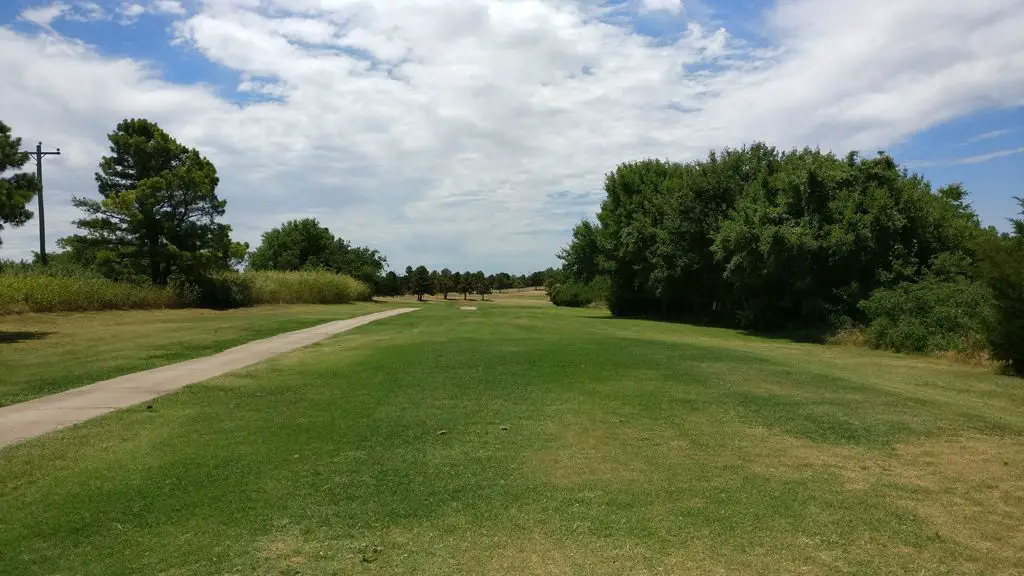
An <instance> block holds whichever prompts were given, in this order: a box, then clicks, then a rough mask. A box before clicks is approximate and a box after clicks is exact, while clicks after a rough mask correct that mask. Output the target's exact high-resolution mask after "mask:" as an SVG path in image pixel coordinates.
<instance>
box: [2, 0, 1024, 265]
mask: <svg viewBox="0 0 1024 576" xmlns="http://www.w3.org/2000/svg"><path fill="white" fill-rule="evenodd" d="M647 4H652V3H651V2H648V3H647ZM660 4H661V6H662V8H664V7H666V6H669V3H664V2H662V3H660ZM674 4H677V3H674ZM634 6H635V7H639V6H640V5H639V4H635V5H634ZM1022 7H1024V6H1022V2H1021V1H1020V0H984V1H979V2H962V3H943V4H942V5H941V6H938V5H936V4H935V3H934V2H932V1H930V0H903V1H901V2H892V1H891V0H867V1H860V2H836V1H832V0H780V2H779V3H778V4H777V5H775V6H773V7H771V9H770V10H768V11H767V12H766V13H765V14H764V20H765V22H766V23H767V24H766V25H767V29H766V30H765V34H766V37H767V38H768V42H769V45H767V46H765V45H763V43H762V45H758V46H754V45H751V44H748V43H747V42H745V41H744V40H743V38H742V35H738V34H733V33H731V32H730V30H728V29H722V28H719V27H717V26H709V25H707V23H700V22H694V21H691V22H688V23H687V26H686V29H685V31H684V32H682V33H681V34H679V35H678V36H677V37H674V38H668V39H666V38H661V39H652V38H650V37H648V36H644V35H641V34H639V33H637V32H636V31H635V30H634V29H633V27H632V26H630V25H629V23H628V22H622V21H621V20H619V19H615V20H611V19H609V18H608V17H607V14H608V12H607V10H606V9H605V7H604V6H603V3H597V2H593V1H589V0H579V1H574V0H407V1H405V2H393V1H371V0H345V1H340V0H338V1H333V2H324V1H322V0H262V1H256V0H205V1H204V2H203V3H202V4H200V5H197V8H196V11H195V12H194V13H192V14H190V15H189V16H188V17H187V18H184V19H181V20H179V22H178V23H177V24H176V25H175V27H174V31H175V35H176V42H177V45H178V49H180V50H188V51H191V52H192V53H194V54H195V55H199V56H202V57H203V58H205V59H207V60H209V61H210V62H213V63H215V64H217V65H219V66H222V67H223V68H225V69H227V70H230V71H233V72H234V73H236V74H237V75H238V80H237V82H234V83H233V84H232V85H231V86H230V87H229V89H228V90H227V91H225V89H224V87H221V89H220V90H219V91H218V90H215V89H214V88H213V87H210V86H206V85H197V86H190V85H176V84H173V83H170V82H167V81H164V80H162V79H161V78H160V75H159V73H158V72H157V71H156V70H157V69H156V64H148V63H144V62H138V61H134V60H131V59H125V58H112V57H108V56H103V55H101V54H100V51H99V50H97V49H96V48H93V47H91V46H88V45H85V44H82V43H81V42H79V41H77V40H74V39H70V38H61V37H57V36H54V35H52V34H46V35H38V36H35V35H30V34H29V35H26V34H20V33H17V32H13V31H11V30H7V29H3V28H0V93H3V94H4V95H5V96H4V98H3V100H0V117H3V118H9V119H10V121H9V122H8V123H9V124H12V127H13V128H14V130H15V131H16V133H17V134H19V135H23V136H25V137H26V138H28V139H29V140H35V139H42V140H44V141H45V142H49V143H52V144H53V145H57V146H61V148H62V150H64V151H65V154H66V155H65V156H62V157H61V158H60V160H59V161H55V162H50V163H48V165H47V168H46V169H47V198H48V199H51V200H50V204H48V206H47V215H48V223H50V224H51V225H52V227H53V230H52V231H51V232H50V234H49V235H50V237H59V236H60V235H63V234H67V233H68V232H70V231H71V228H70V226H69V224H68V222H69V221H70V220H71V219H72V218H73V217H74V214H73V213H72V212H71V210H70V209H69V208H68V206H67V198H68V197H69V196H70V195H71V194H88V193H90V192H92V189H93V188H94V185H93V184H92V172H93V171H94V170H95V164H96V162H97V160H98V158H99V156H100V155H101V154H102V153H103V151H104V149H105V144H104V135H105V133H106V132H107V131H109V130H110V129H111V128H112V127H113V126H114V124H116V122H117V121H118V120H119V119H121V118H123V117H129V116H145V117H149V118H151V119H154V120H157V121H159V122H160V123H161V124H162V125H164V126H165V127H166V128H167V129H168V130H169V131H170V132H171V133H172V134H174V135H175V136H176V137H178V138H179V139H180V140H182V141H184V142H186V143H187V144H189V145H192V146H196V147H198V148H200V149H201V150H202V151H203V152H204V153H205V154H207V155H208V156H209V157H210V159H211V160H213V161H214V163H215V164H216V165H217V167H218V170H219V172H220V175H221V188H220V192H221V194H222V195H223V196H224V197H225V198H227V200H228V216H229V217H228V220H229V222H231V223H232V224H233V225H234V226H235V229H236V231H237V232H238V235H239V236H240V237H241V238H242V239H244V240H248V241H250V242H255V241H258V238H259V233H260V232H261V231H263V230H265V229H267V228H269V227H271V226H274V225H276V224H279V223H280V222H282V221H284V220H286V219H288V218H293V217H300V216H303V215H313V216H315V217H317V218H318V219H320V221H321V222H323V223H324V224H326V225H327V226H329V227H330V228H331V229H332V230H333V231H335V232H336V233H338V234H341V235H342V236H344V237H346V238H348V239H352V240H355V241H357V242H360V243H370V244H372V245H374V246H376V247H380V248H381V249H383V251H384V252H385V253H387V254H388V255H389V257H390V258H391V261H392V263H393V264H394V265H396V266H398V267H404V266H405V265H406V264H418V263H425V264H428V265H432V266H436V267H441V266H449V267H452V268H472V269H477V268H483V269H490V270H497V269H510V270H515V271H525V270H527V269H531V268H535V267H538V266H546V265H550V264H554V263H555V260H554V257H553V254H554V252H555V251H556V250H557V248H558V247H559V246H560V245H562V244H564V242H565V241H566V231H567V230H568V229H569V228H570V227H571V226H572V224H573V223H574V222H575V221H576V220H578V219H579V218H580V217H583V216H586V215H588V214H592V213H593V210H594V209H595V208H596V206H597V203H598V202H599V201H600V198H601V193H600V187H601V185H602V182H603V175H604V173H606V172H607V171H609V170H611V169H613V168H614V167H615V165H616V164H617V163H619V162H622V161H626V160H631V159H638V158H643V157H649V156H655V157H661V158H664V157H671V158H673V159H679V160H687V159H692V158H694V157H697V156H700V155H703V154H705V153H706V152H707V151H708V150H709V149H711V148H718V147H722V146H726V145H734V146H736V145H741V144H743V143H747V142H750V141H752V140H754V139H765V140H768V141H770V142H772V143H776V144H778V145H781V146H797V145H818V146H821V147H823V148H834V149H837V150H840V151H845V150H847V149H850V148H862V149H866V150H869V151H870V150H875V149H878V148H880V147H885V146H887V145H890V144H892V143H894V142H897V141H899V140H901V139H903V138H904V137H906V136H908V135H910V134H913V133H914V132H917V131H920V130H922V129H925V128H928V127H930V126H933V125H935V124H937V123H940V122H943V121H945V120H949V119H951V118H955V117H958V116H962V115H964V114H968V113H970V112H972V111H975V110H978V109H982V108H991V107H1010V106H1020V105H1024V96H1022V95H1024V58H1022V55H1024V37H1022V36H1021V35H1020V34H1019V33H1018V32H1019V30H1021V29H1024V10H1022V9H1021V8H1022ZM672 17H673V18H674V17H675V16H672ZM28 54H38V55H39V56H37V58H36V59H35V61H34V62H33V61H32V60H31V59H29V58H27V55H28ZM40 59H41V61H40ZM231 90H237V91H238V94H237V97H236V96H234V95H232V94H231ZM8 95H10V96H8ZM15 111H17V113H16V114H15ZM34 238H35V236H34V234H33V233H31V231H29V230H26V229H22V230H19V231H15V232H13V233H11V232H7V231H5V238H4V246H3V251H4V254H5V255H6V256H7V257H11V256H16V255H26V254H27V251H28V250H29V249H31V248H32V245H33V242H34Z"/></svg>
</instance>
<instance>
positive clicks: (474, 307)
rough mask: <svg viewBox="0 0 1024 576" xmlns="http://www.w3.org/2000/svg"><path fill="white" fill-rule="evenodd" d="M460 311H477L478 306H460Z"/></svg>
mask: <svg viewBox="0 0 1024 576" xmlns="http://www.w3.org/2000/svg"><path fill="white" fill-rule="evenodd" d="M459 310H476V306H459Z"/></svg>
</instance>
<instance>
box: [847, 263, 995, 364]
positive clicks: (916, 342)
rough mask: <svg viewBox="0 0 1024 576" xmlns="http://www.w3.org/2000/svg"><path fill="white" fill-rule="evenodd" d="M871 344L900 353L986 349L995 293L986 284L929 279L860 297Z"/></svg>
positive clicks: (970, 351)
mask: <svg viewBox="0 0 1024 576" xmlns="http://www.w3.org/2000/svg"><path fill="white" fill-rule="evenodd" d="M860 306H861V309H862V310H863V311H864V313H865V314H866V315H867V317H868V326H867V331H866V336H867V341H868V344H869V345H870V346H872V347H874V348H883V349H886V350H894V351H897V352H917V353H934V352H946V351H955V352H959V353H967V354H977V353H980V352H982V351H984V350H985V347H986V342H985V330H986V327H987V326H988V325H989V324H990V323H991V318H992V312H993V308H992V297H991V294H990V293H989V291H988V289H987V288H986V287H985V285H984V284H981V283H979V282H974V281H970V280H966V279H958V280H941V279H936V278H928V279H925V280H923V281H921V282H917V283H914V284H910V283H903V284H899V285H897V286H895V287H893V288H884V289H879V290H876V291H875V292H874V293H873V294H872V295H871V297H870V298H868V299H867V300H865V301H863V302H861V305H860Z"/></svg>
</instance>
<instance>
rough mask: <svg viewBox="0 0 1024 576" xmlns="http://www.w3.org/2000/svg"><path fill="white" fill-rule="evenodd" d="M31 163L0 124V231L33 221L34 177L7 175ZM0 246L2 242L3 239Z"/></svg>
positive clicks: (36, 184) (5, 127) (35, 188)
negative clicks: (6, 174) (31, 204)
mask: <svg viewBox="0 0 1024 576" xmlns="http://www.w3.org/2000/svg"><path fill="white" fill-rule="evenodd" d="M28 160H29V155H28V154H27V153H25V152H22V151H21V138H13V137H12V136H11V129H10V127H8V126H7V124H4V123H3V122H0V232H2V231H3V229H4V226H5V225H6V226H12V227H18V226H21V225H23V224H25V223H26V222H28V221H29V220H30V219H31V218H32V211H31V210H29V209H28V207H27V206H28V203H29V201H31V200H32V198H34V197H35V195H36V193H38V192H39V182H38V181H37V180H36V177H35V175H33V174H29V173H25V172H22V173H19V174H12V175H9V176H5V175H4V173H5V172H7V171H8V170H20V169H21V168H22V166H24V165H25V163H26V162H28ZM0 244H3V239H2V238H0Z"/></svg>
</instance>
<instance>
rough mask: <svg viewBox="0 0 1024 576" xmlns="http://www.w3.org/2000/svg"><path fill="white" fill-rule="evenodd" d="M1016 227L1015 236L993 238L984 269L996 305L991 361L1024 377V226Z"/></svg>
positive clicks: (990, 329)
mask: <svg viewBox="0 0 1024 576" xmlns="http://www.w3.org/2000/svg"><path fill="white" fill-rule="evenodd" d="M1021 203H1022V207H1024V201H1022V202H1021ZM1016 222H1021V221H1019V220H1018V221H1016ZM1016 227H1017V228H1018V230H1017V233H1016V235H1015V236H1013V237H1003V238H994V239H992V240H991V241H990V242H989V243H988V244H987V245H986V246H985V247H984V248H983V249H982V258H981V262H982V264H981V269H982V277H983V278H984V279H985V282H986V284H988V286H989V288H990V289H991V291H992V295H993V299H994V301H995V305H994V310H995V311H994V314H993V319H992V322H991V323H990V324H989V326H988V331H987V336H988V343H989V347H990V348H991V349H992V357H993V358H995V359H996V360H999V361H1002V362H1005V363H1006V364H1007V366H1008V367H1009V368H1010V370H1011V371H1013V372H1015V373H1017V374H1020V375H1022V376H1024V223H1021V224H1017V225H1016Z"/></svg>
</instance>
